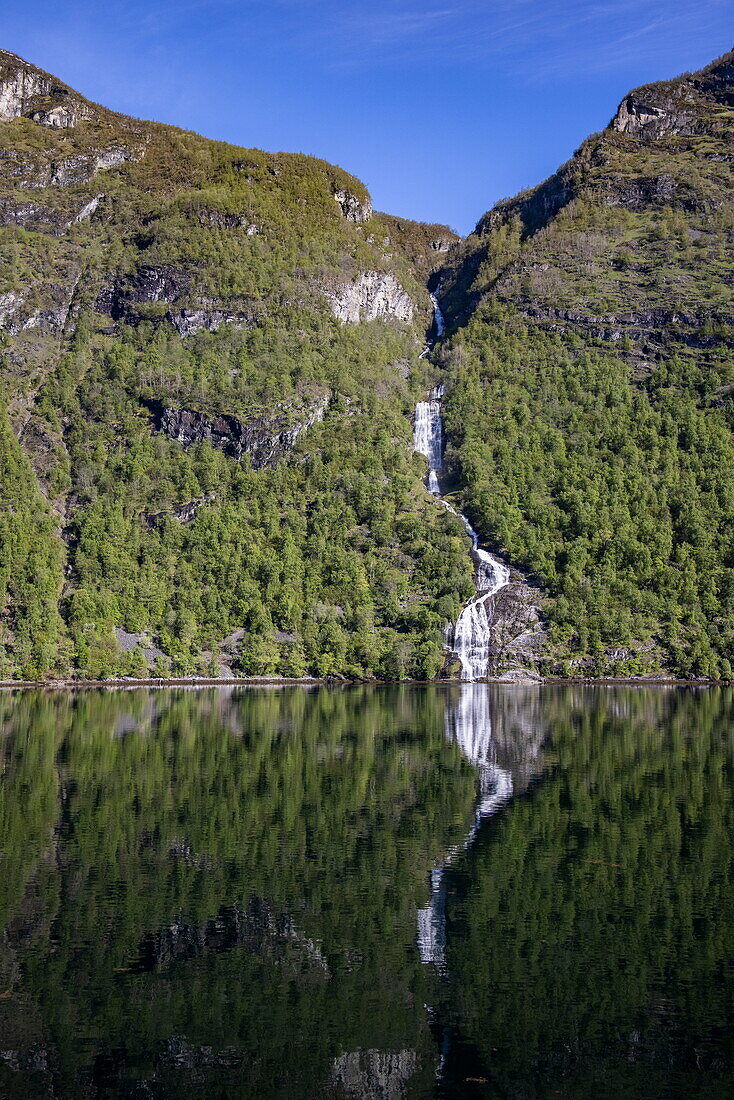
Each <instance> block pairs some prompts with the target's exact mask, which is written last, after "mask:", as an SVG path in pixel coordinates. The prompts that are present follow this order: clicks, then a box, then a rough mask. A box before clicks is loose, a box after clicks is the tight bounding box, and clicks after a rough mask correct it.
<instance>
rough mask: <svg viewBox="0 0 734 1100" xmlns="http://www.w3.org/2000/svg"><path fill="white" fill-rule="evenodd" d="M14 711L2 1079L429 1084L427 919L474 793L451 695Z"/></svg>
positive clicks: (12, 698)
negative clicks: (423, 952) (421, 946)
mask: <svg viewBox="0 0 734 1100" xmlns="http://www.w3.org/2000/svg"><path fill="white" fill-rule="evenodd" d="M0 715H1V722H2V728H3V730H4V740H3V762H4V773H3V783H2V786H1V787H0V830H1V834H0V851H1V852H2V856H3V858H2V864H3V872H4V873H3V875H2V880H1V881H0V926H2V928H4V929H5V932H4V944H3V946H4V952H3V960H4V961H3V963H2V967H3V972H2V975H1V979H2V980H1V983H0V984H1V985H2V988H1V989H0V992H3V991H7V995H6V996H5V997H4V998H1V999H0V1034H1V1035H2V1042H0V1047H2V1050H3V1053H2V1054H1V1055H0V1093H2V1094H3V1095H4V1094H5V1093H6V1092H8V1091H10V1092H12V1090H13V1089H15V1090H17V1092H18V1095H33V1094H34V1093H38V1094H39V1095H45V1094H47V1093H48V1090H49V1088H51V1086H52V1085H53V1087H54V1089H55V1090H56V1093H57V1094H61V1095H74V1096H76V1095H78V1094H79V1093H80V1092H82V1093H83V1091H84V1090H85V1089H90V1090H92V1091H94V1090H95V1089H102V1090H104V1089H109V1090H111V1091H115V1090H123V1091H124V1090H125V1089H128V1090H131V1089H133V1087H137V1086H136V1085H135V1082H141V1081H145V1082H148V1083H149V1084H150V1085H151V1087H154V1088H155V1089H157V1090H158V1093H160V1094H162V1095H178V1093H179V1092H181V1093H183V1092H187V1093H188V1092H189V1091H190V1089H191V1088H192V1087H193V1086H196V1083H197V1082H198V1087H204V1084H205V1085H206V1088H207V1089H211V1090H215V1094H216V1089H217V1088H222V1089H224V1090H225V1091H224V1092H223V1093H222V1094H223V1095H224V1094H226V1095H232V1094H233V1093H232V1091H231V1090H232V1089H234V1090H235V1092H234V1094H236V1095H240V1094H241V1095H258V1096H265V1095H278V1096H294V1097H296V1096H297V1097H303V1096H308V1095H323V1090H324V1087H325V1085H324V1082H331V1084H330V1086H329V1087H330V1088H331V1089H332V1091H334V1093H335V1094H339V1093H341V1094H343V1093H345V1092H346V1093H349V1092H350V1090H352V1091H353V1090H354V1088H361V1087H362V1086H361V1085H360V1084H359V1082H360V1081H361V1082H362V1084H364V1081H365V1080H366V1079H367V1078H369V1076H370V1074H372V1076H373V1077H374V1078H375V1081H376V1082H377V1085H376V1086H375V1087H378V1086H379V1088H378V1091H379V1092H380V1095H388V1094H395V1095H399V1094H402V1092H403V1091H404V1086H405V1083H406V1081H407V1079H408V1078H410V1079H411V1081H412V1082H413V1086H412V1087H415V1088H420V1087H421V1085H420V1083H421V1081H422V1082H423V1084H424V1085H425V1083H426V1082H430V1081H431V1080H432V1078H433V1072H434V1068H435V1054H434V1050H433V1044H432V1040H431V1036H430V1032H429V1029H428V1024H427V1021H426V1019H425V1014H424V1013H423V1012H422V1010H419V1008H420V1006H422V1004H423V1001H424V999H425V996H424V986H425V984H426V981H427V980H428V976H426V975H425V973H424V972H423V971H422V968H421V967H420V964H419V961H418V959H417V956H416V951H415V944H414V937H415V933H414V929H415V923H414V921H415V916H414V914H415V910H416V908H417V906H418V904H419V902H420V899H421V897H422V895H423V893H424V890H425V886H424V884H425V879H426V875H427V873H428V870H429V869H430V867H431V866H432V865H433V864H434V863H435V861H436V860H437V859H438V858H439V857H440V853H441V852H442V851H443V850H444V849H445V847H446V846H447V845H448V844H450V843H451V842H452V841H456V840H458V839H459V837H460V835H461V831H462V829H463V823H464V822H465V821H467V820H469V819H470V817H471V807H472V799H473V794H474V778H473V774H472V769H471V768H470V767H469V766H468V765H465V764H464V762H463V760H462V758H461V755H460V753H459V752H458V751H457V750H456V748H455V747H454V746H452V745H450V744H448V743H447V741H446V739H445V737H444V701H443V697H442V695H441V693H440V691H432V690H428V691H426V690H421V689H416V688H396V689H382V690H372V689H367V688H365V689H363V688H354V689H349V690H344V691H341V690H336V691H329V690H318V691H307V690H302V689H295V690H268V689H261V690H252V691H242V690H238V691H228V690H205V691H187V690H176V691H165V692H162V691H161V692H148V691H140V690H137V691H128V692H103V691H99V692H93V691H85V692H80V693H75V694H68V695H66V694H59V693H53V694H52V693H32V692H28V693H23V694H17V695H2V696H0ZM350 1052H353V1053H350ZM359 1052H361V1053H359ZM370 1052H371V1053H370ZM408 1070H409V1071H410V1072H408ZM365 1074H366V1075H367V1078H366V1077H365ZM380 1082H381V1084H380ZM380 1090H381V1091H380ZM386 1090H387V1091H386ZM396 1090H397V1091H396ZM158 1093H156V1094H158Z"/></svg>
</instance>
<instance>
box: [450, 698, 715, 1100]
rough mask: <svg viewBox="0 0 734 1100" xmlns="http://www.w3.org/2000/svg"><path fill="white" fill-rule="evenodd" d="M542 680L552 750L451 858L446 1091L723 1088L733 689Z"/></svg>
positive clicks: (676, 1092) (656, 1092) (636, 1093)
mask: <svg viewBox="0 0 734 1100" xmlns="http://www.w3.org/2000/svg"><path fill="white" fill-rule="evenodd" d="M542 696H543V700H544V717H545V719H546V722H547V724H548V725H549V726H550V745H551V750H550V755H552V757H553V759H554V762H555V763H556V764H557V766H556V767H555V768H554V769H553V771H552V772H551V773H550V774H549V775H546V777H545V778H544V780H543V783H542V784H540V785H539V786H538V787H537V789H536V790H535V791H534V793H533V797H532V798H531V799H522V800H520V801H518V802H516V803H514V804H513V808H512V812H511V813H508V814H505V815H503V816H502V817H501V818H499V819H498V820H497V821H495V822H494V823H493V826H492V828H490V829H487V830H483V831H482V832H481V834H480V836H479V837H478V839H477V843H476V844H475V845H474V847H473V850H472V853H471V855H470V856H466V857H464V858H463V859H462V861H461V862H460V863H459V862H457V864H456V866H455V868H454V869H453V870H452V872H451V875H452V887H453V889H454V892H455V893H454V897H453V899H452V905H451V906H450V907H449V908H448V912H447V928H446V938H447V966H448V972H449V979H448V987H447V988H446V989H445V998H446V1000H445V1003H444V1005H443V1007H442V1009H441V1010H440V1015H441V1017H442V1018H443V1019H444V1020H445V1021H447V1027H446V1030H445V1032H444V1034H443V1049H444V1051H445V1052H446V1053H447V1057H446V1061H445V1064H444V1067H443V1075H444V1081H443V1092H444V1094H445V1095H456V1096H462V1097H463V1096H467V1095H469V1096H471V1095H489V1096H515V1095H517V1096H528V1097H530V1096H547V1095H554V1094H558V1095H563V1096H573V1097H588V1096H596V1097H620V1096H625V1097H635V1098H637V1097H659V1096H688V1095H690V1094H699V1095H705V1096H715V1097H718V1096H721V1097H723V1096H729V1095H731V1080H732V1077H731V1074H732V1070H734V1043H733V1039H732V1036H733V1035H734V1031H733V1030H732V1025H733V1024H734V1007H733V1006H734V972H733V971H732V959H733V958H734V879H733V878H732V844H731V839H732V835H734V833H733V832H732V830H733V827H734V813H733V811H732V779H733V777H734V767H733V765H734V723H733V721H732V719H733V718H734V694H733V693H732V691H731V690H728V689H708V690H703V691H700V692H699V691H690V690H680V689H670V690H668V689H659V688H653V689H646V688H634V689H633V688H624V687H613V688H612V687H595V688H576V687H564V688H558V689H555V690H545V691H544V692H543V693H542ZM467 1078H472V1079H473V1081H474V1084H467ZM472 1090H474V1091H472Z"/></svg>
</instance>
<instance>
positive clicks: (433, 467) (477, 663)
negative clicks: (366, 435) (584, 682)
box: [413, 294, 510, 680]
mask: <svg viewBox="0 0 734 1100" xmlns="http://www.w3.org/2000/svg"><path fill="white" fill-rule="evenodd" d="M431 301H432V302H433V312H434V316H435V324H436V334H437V336H441V335H442V334H443V332H444V320H443V314H442V313H441V307H440V306H439V304H438V301H437V300H436V298H435V297H434V295H433V294H432V295H431ZM429 350H430V349H429ZM442 399H443V386H436V387H435V389H433V390H431V393H430V395H429V398H428V400H427V401H419V402H418V404H417V405H416V407H415V428H414V431H413V447H414V449H415V450H416V451H418V453H419V454H422V455H425V456H426V458H427V459H428V490H429V492H431V493H432V494H433V495H434V496H435V497H440V496H441V486H440V483H439V474H440V472H441V470H442V469H443V421H442V417H441V402H442ZM441 503H442V504H443V506H444V507H445V508H446V509H447V510H448V511H449V512H451V513H452V514H453V515H455V516H458V517H459V519H460V520H461V522H462V523H463V524H464V529H465V530H466V533H467V535H468V536H469V538H470V539H471V543H472V549H471V553H472V560H473V561H474V564H475V567H476V568H475V575H474V584H475V586H476V590H477V592H476V595H475V596H472V598H471V599H470V600H469V602H468V603H467V604H466V605H465V606H464V607H463V608H462V610H461V612H460V614H459V617H458V619H457V620H456V622H455V624H454V625H453V627H451V628H450V629H449V631H448V636H447V645H448V648H449V649H451V651H452V652H453V653H455V654H456V656H457V657H458V658H459V661H460V662H461V675H462V679H464V680H481V679H484V678H485V677H486V675H487V666H488V664H489V640H490V635H491V629H492V615H493V612H494V596H495V593H497V592H499V590H500V589H501V588H504V587H505V585H506V584H507V583H508V582H509V579H510V570H509V569H508V567H507V566H506V565H505V563H504V562H503V561H500V559H499V558H496V557H494V555H492V554H490V553H488V552H487V551H486V550H482V549H480V547H479V536H478V535H477V533H476V531H475V530H474V528H473V527H472V525H471V524H470V523H469V520H468V519H467V518H466V516H462V515H460V513H459V512H457V511H456V509H455V508H453V507H452V506H451V505H450V504H449V503H448V501H446V500H442V501H441Z"/></svg>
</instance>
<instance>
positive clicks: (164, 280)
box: [95, 267, 189, 322]
mask: <svg viewBox="0 0 734 1100" xmlns="http://www.w3.org/2000/svg"><path fill="white" fill-rule="evenodd" d="M188 285H189V276H188V275H187V274H186V272H184V271H179V270H176V269H174V268H169V267H139V268H138V270H137V271H136V272H135V273H134V274H133V275H131V276H129V277H128V278H127V279H124V280H120V281H119V282H118V283H116V284H115V285H114V286H110V287H105V288H104V289H103V290H102V292H101V293H100V294H99V295H98V297H97V301H96V302H95V308H96V309H97V310H98V311H99V312H100V313H107V314H109V315H110V316H111V317H112V318H113V319H114V320H115V321H118V320H130V321H133V322H134V321H135V319H136V314H137V310H136V306H140V305H145V304H147V303H150V302H174V301H175V300H176V299H177V298H180V297H181V295H182V294H183V293H184V292H185V291H186V289H187V288H188Z"/></svg>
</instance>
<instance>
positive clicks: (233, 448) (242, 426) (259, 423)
mask: <svg viewBox="0 0 734 1100" xmlns="http://www.w3.org/2000/svg"><path fill="white" fill-rule="evenodd" d="M327 404H328V396H324V397H322V398H320V399H319V401H317V402H316V403H315V404H313V405H311V406H309V407H307V408H306V409H304V410H303V411H302V413H301V415H300V419H298V420H296V421H295V423H294V422H293V418H292V414H291V415H289V413H287V412H285V411H283V412H282V413H281V414H280V415H279V416H276V417H273V418H272V419H266V418H265V417H259V416H258V417H253V418H252V419H251V420H248V421H247V422H243V421H241V420H238V419H237V418H236V417H234V416H225V415H222V416H214V417H209V416H206V415H205V414H204V413H201V412H196V411H195V410H193V409H174V408H162V409H161V410H160V414H159V416H158V417H157V421H158V427H159V430H160V431H162V432H163V433H164V435H167V436H169V438H170V439H175V440H177V442H179V443H181V444H182V446H184V447H190V446H191V445H192V444H194V443H209V444H210V445H211V446H212V447H216V448H217V450H220V451H224V453H225V454H228V455H231V456H232V457H233V458H237V459H241V458H242V457H243V455H249V458H250V463H251V465H252V467H253V468H254V469H256V470H260V469H263V468H264V467H267V466H274V465H275V463H276V462H278V460H279V459H280V458H282V457H283V456H284V455H285V454H287V453H288V452H289V451H290V450H292V449H293V446H294V445H295V443H296V440H297V439H298V437H299V436H300V435H302V434H303V432H305V431H307V430H308V429H309V428H310V427H312V426H313V425H314V424H316V423H317V422H318V421H320V420H323V417H324V412H325V410H326V406H327Z"/></svg>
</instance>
